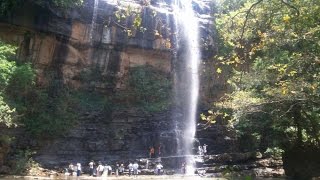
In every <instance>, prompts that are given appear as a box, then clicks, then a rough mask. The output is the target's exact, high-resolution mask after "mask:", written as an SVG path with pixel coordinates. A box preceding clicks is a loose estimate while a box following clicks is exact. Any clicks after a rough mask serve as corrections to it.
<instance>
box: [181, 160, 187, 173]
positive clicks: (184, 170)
mask: <svg viewBox="0 0 320 180" xmlns="http://www.w3.org/2000/svg"><path fill="white" fill-rule="evenodd" d="M181 171H182V174H186V171H187V167H186V162H183V163H182V165H181Z"/></svg>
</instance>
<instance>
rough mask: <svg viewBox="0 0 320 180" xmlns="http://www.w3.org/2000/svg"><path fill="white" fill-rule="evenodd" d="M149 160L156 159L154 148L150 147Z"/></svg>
mask: <svg viewBox="0 0 320 180" xmlns="http://www.w3.org/2000/svg"><path fill="white" fill-rule="evenodd" d="M149 158H154V147H153V146H152V147H150V149H149Z"/></svg>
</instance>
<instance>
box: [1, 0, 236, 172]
mask: <svg viewBox="0 0 320 180" xmlns="http://www.w3.org/2000/svg"><path fill="white" fill-rule="evenodd" d="M169 4H170V2H169V1H168V2H167V1H151V2H150V4H149V2H147V1H146V2H145V1H139V0H132V1H129V0H128V1H111V0H110V1H104V0H99V1H98V0H88V1H86V2H85V4H84V7H82V8H78V9H70V10H60V9H57V8H55V7H50V6H45V7H43V6H38V5H36V4H25V5H24V6H23V7H20V8H18V9H16V10H15V11H14V13H13V14H12V15H11V16H9V17H4V18H1V19H0V20H1V21H0V22H1V23H0V39H2V40H4V41H7V42H11V43H15V44H17V45H18V46H19V47H20V48H19V52H18V54H17V55H18V56H19V59H21V60H23V61H30V62H32V63H33V64H34V66H35V67H36V72H37V85H38V86H39V87H40V88H41V87H50V85H51V84H52V83H57V84H60V86H58V87H68V88H71V89H81V90H86V91H95V92H99V93H101V94H103V95H104V96H107V97H115V96H117V95H119V94H121V92H123V91H130V82H129V79H130V71H131V70H132V69H134V68H136V67H141V66H150V67H152V68H153V69H155V70H156V71H159V72H161V73H162V74H165V76H166V77H168V78H169V79H173V66H174V63H179V60H181V59H179V54H175V52H176V49H175V47H176V46H175V43H176V38H177V37H176V30H177V29H176V27H175V25H174V19H173V15H172V13H171V12H172V9H171V7H170V5H169ZM209 7H210V4H209V3H208V2H205V1H200V2H198V3H197V2H194V9H195V10H197V12H198V16H199V20H200V22H201V24H200V26H201V31H200V34H201V42H202V43H201V44H202V45H203V50H202V54H203V57H202V58H203V59H204V61H203V62H206V61H205V59H208V58H210V57H211V56H212V53H211V52H212V49H214V48H215V47H214V31H213V28H212V18H211V17H210V16H209V15H210V12H211V11H212V10H211V9H210V8H209ZM128 8H129V9H128ZM131 8H132V9H135V11H138V12H140V14H141V19H140V25H139V26H135V20H137V19H136V16H135V17H134V16H131V15H130V13H133V11H132V10H130V9H131ZM126 12H130V13H129V15H127V16H124V17H122V16H123V15H124V14H125V13H126ZM206 49H207V50H206ZM208 49H209V50H208ZM204 66H206V65H204ZM202 80H203V81H206V82H207V81H208V80H209V81H210V83H208V84H207V85H204V86H202V87H201V98H202V100H201V101H202V102H210V101H211V100H212V99H215V98H218V97H219V96H220V94H221V93H222V92H223V91H224V90H225V87H224V80H223V79H219V78H216V79H211V80H210V79H208V76H203V77H202ZM213 89H214V90H215V93H214V95H212V94H210V93H211V92H212V90H213ZM55 91H59V88H58V89H56V90H55ZM128 101H129V102H130V101H131V97H121V98H114V100H113V104H117V105H119V104H120V105H121V104H123V103H128ZM203 104H206V103H203ZM79 114H80V118H79V120H78V123H77V124H76V125H75V126H74V127H72V128H70V132H69V133H67V134H66V135H65V136H64V137H59V138H57V139H55V140H50V141H45V142H46V143H43V142H42V143H41V142H34V141H32V142H31V141H30V140H27V139H23V138H21V140H20V141H18V142H19V144H20V145H18V146H20V147H21V148H25V147H29V148H31V149H36V150H37V151H38V153H37V155H36V157H35V159H36V160H37V161H38V162H40V163H42V164H43V165H47V166H50V167H54V166H56V165H61V164H66V163H68V162H75V161H80V162H86V161H88V160H89V159H94V160H105V161H107V160H117V159H126V158H133V157H143V156H147V153H148V148H149V146H159V145H160V143H161V144H162V146H161V148H162V152H163V153H164V154H167V155H169V154H174V153H175V152H174V146H175V139H174V132H173V131H172V130H173V128H172V127H173V126H174V125H173V124H172V122H173V121H172V119H174V118H175V116H178V115H172V113H171V111H170V108H166V110H162V111H161V112H157V113H154V112H146V111H144V110H141V108H137V107H125V108H121V109H120V110H119V109H113V110H112V111H110V112H104V111H103V110H91V111H90V110H88V111H86V112H79ZM218 129H219V127H218ZM220 129H224V127H222V128H220ZM214 131H215V132H223V131H224V130H221V131H216V130H214ZM218 134H219V133H202V135H203V136H204V138H206V139H207V141H206V142H208V143H211V144H212V146H211V147H209V150H210V148H212V150H211V151H212V152H223V151H231V150H230V149H232V148H233V146H236V145H234V144H231V145H230V146H229V147H226V146H225V145H223V142H221V141H222V140H223V138H218V139H219V140H217V141H216V140H214V138H215V136H217V135H218ZM221 134H223V133H221ZM199 135H201V133H200V134H199ZM219 135H220V134H219ZM223 137H225V136H223ZM24 138H28V137H24ZM216 142H217V144H219V145H222V146H223V147H220V148H219V149H216V150H213V148H214V146H215V145H214V144H215V143H216Z"/></svg>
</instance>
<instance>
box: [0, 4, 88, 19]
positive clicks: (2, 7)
mask: <svg viewBox="0 0 320 180" xmlns="http://www.w3.org/2000/svg"><path fill="white" fill-rule="evenodd" d="M26 2H31V3H35V4H39V5H41V6H46V5H54V6H57V7H62V8H70V7H73V6H80V5H82V3H83V0H27V1H26V0H1V2H0V16H1V15H5V14H7V13H9V12H10V11H11V10H12V9H14V8H16V7H19V6H21V5H23V4H24V3H26Z"/></svg>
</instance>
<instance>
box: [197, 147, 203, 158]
mask: <svg viewBox="0 0 320 180" xmlns="http://www.w3.org/2000/svg"><path fill="white" fill-rule="evenodd" d="M198 154H199V155H200V156H201V155H202V154H203V149H202V146H198Z"/></svg>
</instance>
